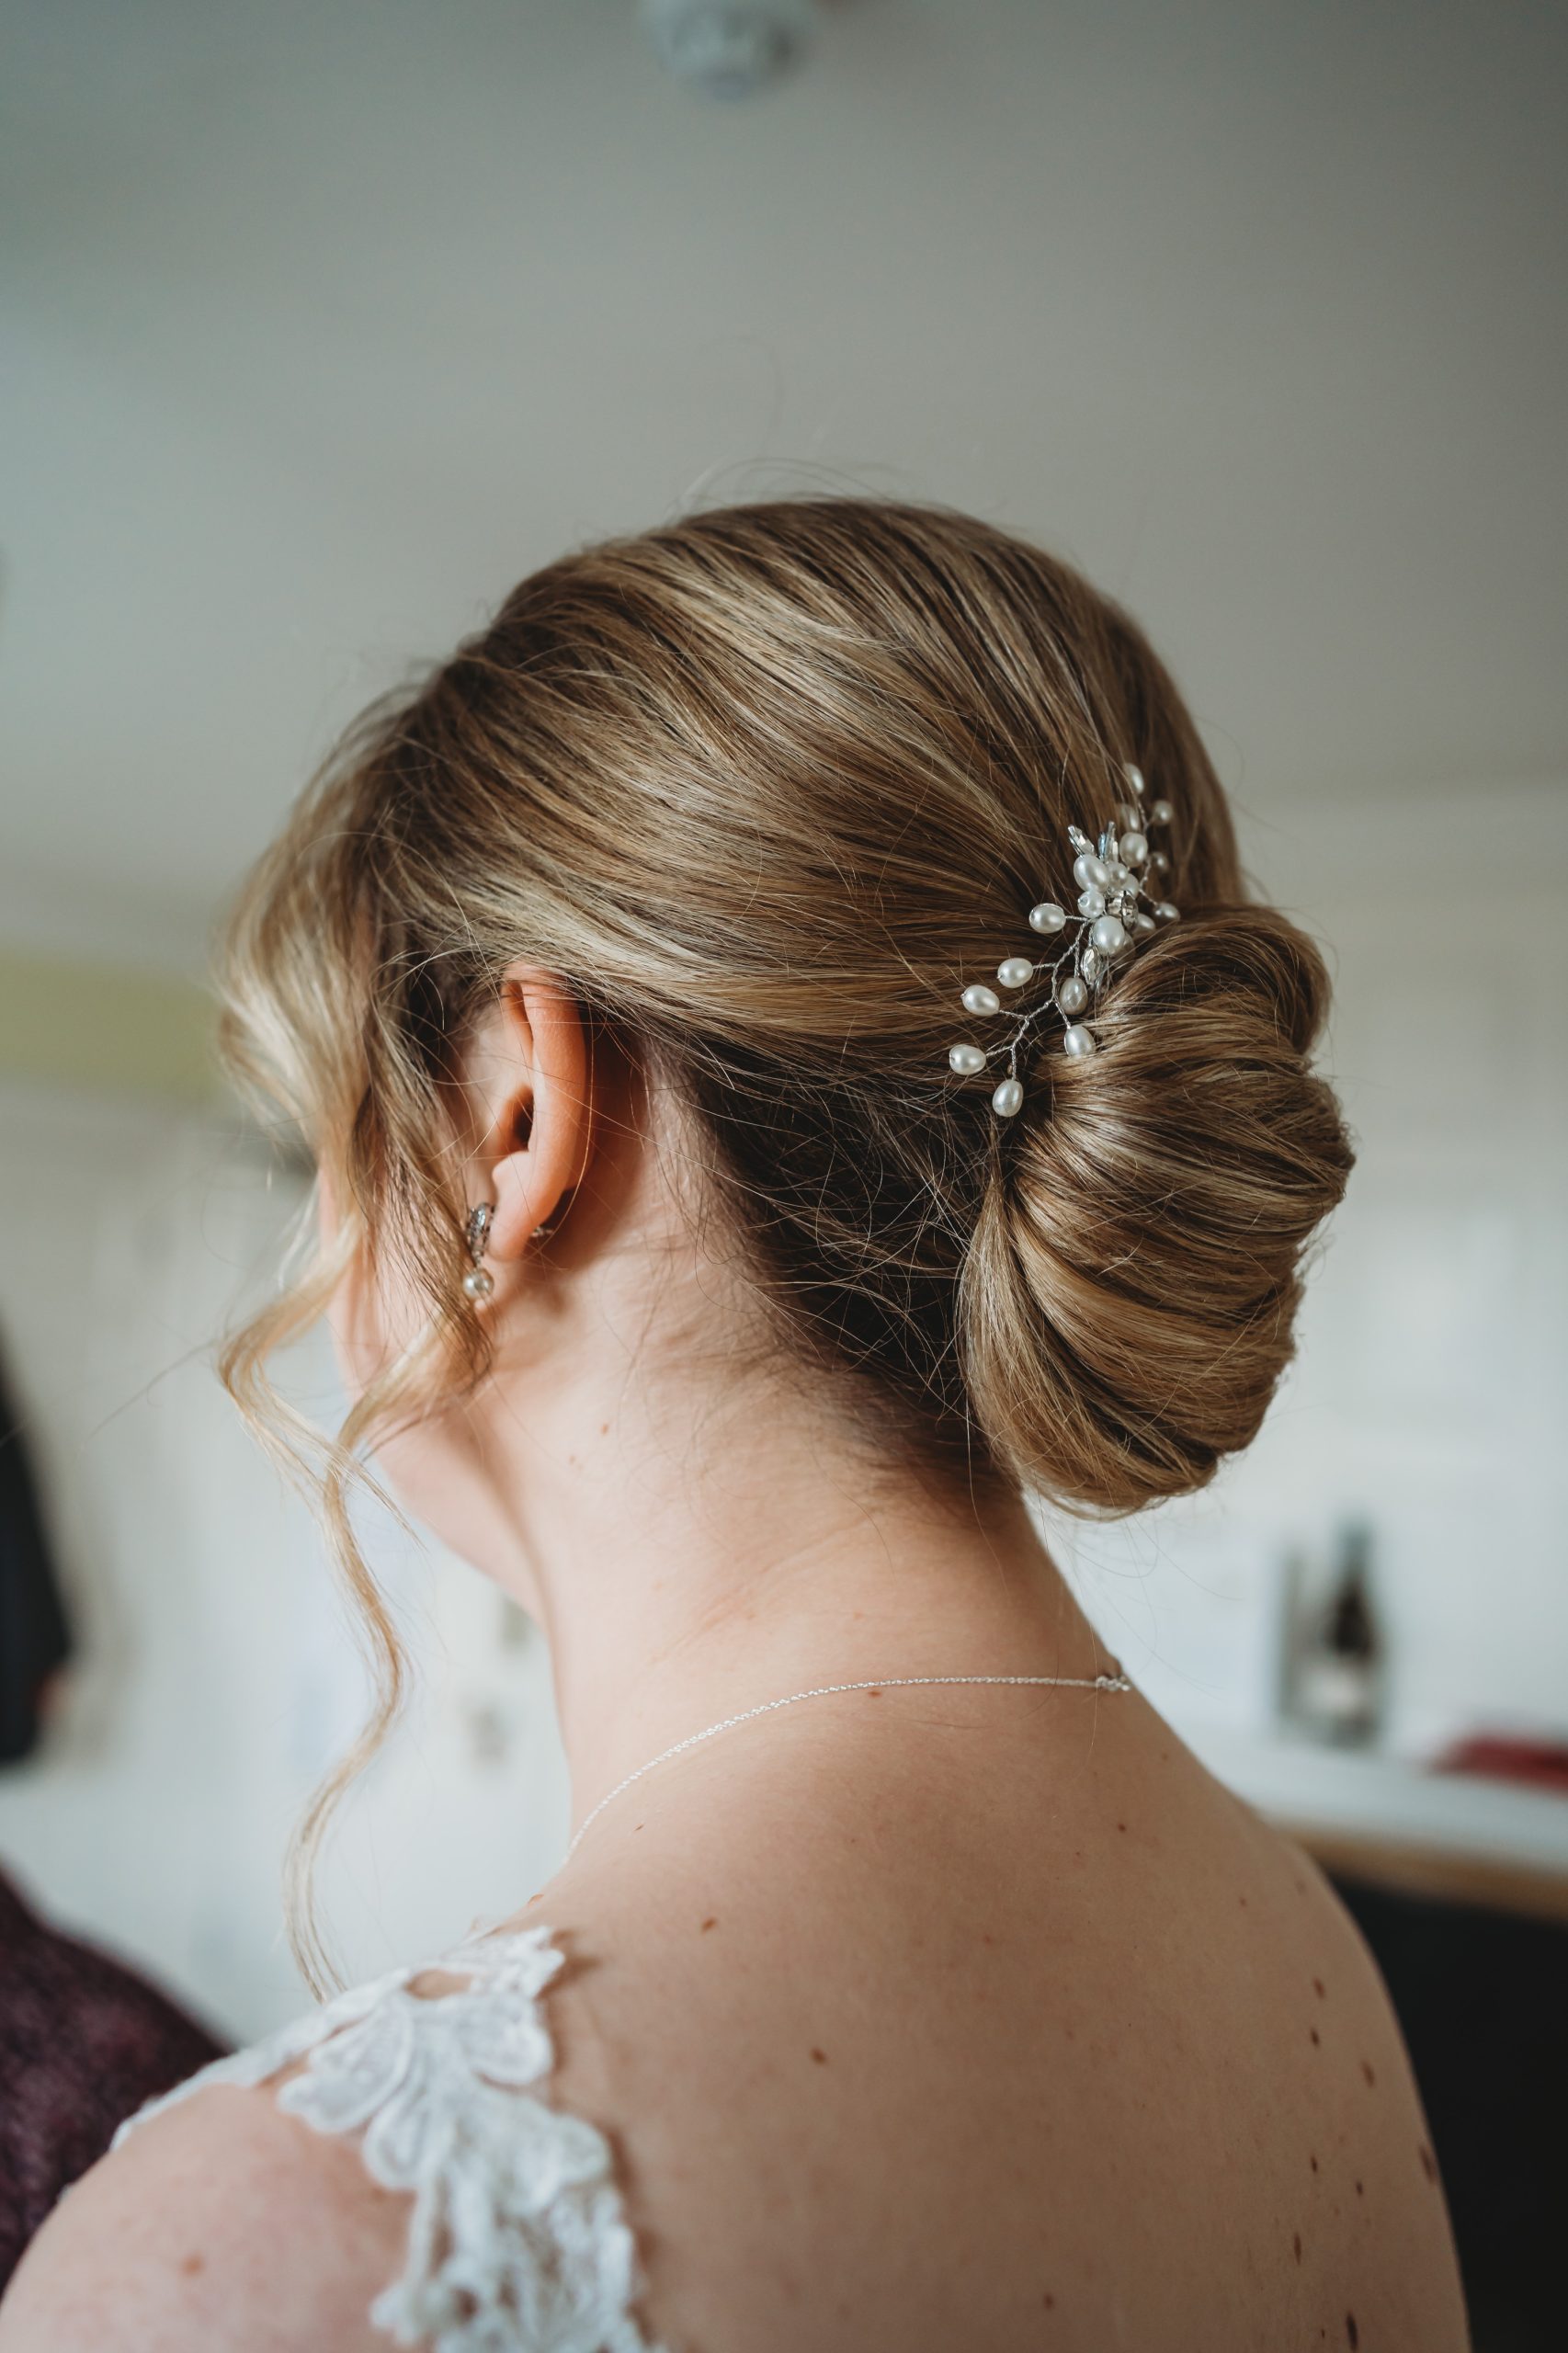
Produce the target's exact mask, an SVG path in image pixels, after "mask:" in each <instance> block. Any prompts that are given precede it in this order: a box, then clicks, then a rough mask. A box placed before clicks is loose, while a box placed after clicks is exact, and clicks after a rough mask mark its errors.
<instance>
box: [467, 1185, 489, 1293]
mask: <svg viewBox="0 0 1568 2353" xmlns="http://www.w3.org/2000/svg"><path fill="white" fill-rule="evenodd" d="M494 1215H495V1208H494V1203H493V1202H491V1201H476V1202H475V1203H474V1206H473V1207H472V1209H471V1210H470V1211H469V1213H468V1223H467V1225H466V1226H465V1227H464V1229H463V1234H464V1239H465V1241H466V1242H467V1244H468V1255H469V1256H470V1257H471V1258H472V1261H473V1264H472V1266H471V1267H469V1268H468V1271H467V1272H466V1273H465V1275H464V1276H463V1297H464V1298H465V1299H472V1302H473V1303H474V1305H475V1306H476V1307H477V1306H478V1305H479V1302H480V1301H481V1300H483V1299H488V1298H489V1296H490V1294H491V1292H492V1291H493V1290H494V1288H495V1278H494V1275H493V1274H492V1273H491V1272H490V1269H489V1268H488V1267H485V1266H483V1265H482V1264H481V1261H482V1260H483V1256H484V1245H485V1242H486V1239H487V1237H488V1235H489V1233H490V1227H491V1222H492V1221H493V1220H494Z"/></svg>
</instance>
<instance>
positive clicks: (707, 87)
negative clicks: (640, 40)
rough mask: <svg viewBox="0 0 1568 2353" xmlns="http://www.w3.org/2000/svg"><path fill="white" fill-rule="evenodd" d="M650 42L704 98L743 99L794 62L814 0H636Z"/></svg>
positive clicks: (811, 23) (812, 22)
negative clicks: (703, 93) (705, 94)
mask: <svg viewBox="0 0 1568 2353" xmlns="http://www.w3.org/2000/svg"><path fill="white" fill-rule="evenodd" d="M639 14H640V15H641V17H642V28H643V31H644V32H645V33H646V35H647V37H648V41H649V45H650V47H651V48H652V49H653V54H654V55H655V56H656V57H657V58H658V60H659V63H661V64H662V65H665V66H666V67H667V68H668V69H669V71H670V72H671V73H672V74H674V75H675V76H676V80H677V81H680V82H689V83H691V84H692V85H694V86H695V87H696V88H697V89H699V90H703V91H705V92H706V93H707V95H708V96H709V97H710V98H749V97H752V96H753V95H754V94H755V93H756V91H758V90H762V89H766V88H767V86H768V85H770V84H771V83H774V82H776V81H778V78H779V76H780V75H781V74H787V73H788V72H789V71H790V67H791V66H793V65H795V64H796V63H799V61H800V59H801V56H802V55H803V53H804V51H806V49H807V48H808V46H809V45H810V42H811V39H812V34H813V32H814V31H815V29H816V22H817V6H816V0H639Z"/></svg>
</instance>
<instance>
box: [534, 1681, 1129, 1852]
mask: <svg viewBox="0 0 1568 2353" xmlns="http://www.w3.org/2000/svg"><path fill="white" fill-rule="evenodd" d="M937 1683H941V1684H949V1683H1007V1684H1030V1685H1035V1686H1043V1685H1050V1686H1051V1688H1053V1689H1056V1690H1062V1691H1131V1688H1132V1686H1131V1683H1130V1682H1129V1681H1128V1679H1127V1677H1126V1676H1125V1675H882V1676H873V1677H869V1678H868V1679H867V1681H865V1682H864V1683H818V1684H814V1685H813V1686H812V1688H811V1690H809V1691H791V1692H790V1693H789V1694H788V1695H787V1696H786V1697H785V1698H784V1699H764V1700H763V1702H762V1704H761V1706H760V1707H756V1708H743V1709H742V1710H741V1712H740V1714H739V1715H738V1716H722V1717H721V1718H720V1720H719V1722H717V1723H716V1724H710V1725H709V1726H708V1727H707V1729H706V1730H705V1731H703V1732H694V1733H687V1736H686V1738H685V1739H684V1740H677V1741H673V1742H672V1743H671V1745H670V1746H669V1747H668V1748H662V1749H661V1750H660V1751H659V1754H658V1755H657V1756H650V1757H649V1759H648V1762H647V1763H646V1765H639V1766H638V1767H637V1768H636V1770H635V1772H631V1773H628V1774H627V1776H626V1779H624V1780H622V1781H618V1782H617V1783H616V1785H615V1787H614V1789H613V1790H607V1791H606V1793H605V1795H604V1796H603V1797H602V1798H601V1799H600V1800H599V1802H598V1803H597V1805H596V1806H593V1807H591V1808H590V1809H589V1811H588V1812H587V1813H585V1815H584V1816H583V1819H582V1821H581V1822H580V1823H579V1824H578V1825H577V1828H576V1831H575V1832H574V1836H573V1838H572V1842H571V1844H570V1846H568V1847H567V1849H566V1858H565V1859H566V1860H567V1862H570V1861H571V1859H572V1858H573V1856H574V1854H575V1853H576V1851H577V1849H578V1847H580V1846H581V1845H582V1843H583V1840H584V1839H585V1837H586V1836H587V1835H588V1832H589V1830H590V1829H591V1828H592V1826H593V1824H595V1823H596V1822H597V1820H598V1818H599V1816H600V1814H601V1813H603V1812H604V1810H605V1808H606V1806H607V1805H613V1804H614V1803H615V1801H616V1799H617V1798H619V1797H624V1796H625V1794H626V1792H627V1790H629V1789H631V1785H632V1783H633V1782H634V1781H640V1780H641V1779H642V1777H643V1775H644V1774H645V1773H652V1772H653V1770H654V1769H655V1768H656V1767H658V1766H660V1765H667V1764H668V1763H669V1761H670V1759H671V1757H672V1756H684V1755H685V1753H686V1751H687V1749H688V1748H700V1747H701V1745H702V1744H703V1742H704V1741H705V1740H717V1739H718V1737H719V1734H720V1733H722V1732H733V1730H734V1728H735V1726H736V1725H737V1724H745V1723H750V1722H751V1721H752V1718H753V1717H754V1716H771V1715H774V1714H776V1713H777V1711H778V1709H780V1708H794V1707H798V1706H799V1704H800V1702H801V1700H802V1699H832V1698H833V1697H834V1696H835V1694H836V1693H838V1692H840V1691H909V1690H914V1689H916V1688H928V1687H929V1686H930V1685H932V1684H937Z"/></svg>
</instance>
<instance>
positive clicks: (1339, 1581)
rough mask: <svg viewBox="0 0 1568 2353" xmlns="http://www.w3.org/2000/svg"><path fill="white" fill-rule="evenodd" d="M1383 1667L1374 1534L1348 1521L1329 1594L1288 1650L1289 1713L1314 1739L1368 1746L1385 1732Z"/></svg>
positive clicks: (1365, 1526) (1363, 1523) (1360, 1522)
mask: <svg viewBox="0 0 1568 2353" xmlns="http://www.w3.org/2000/svg"><path fill="white" fill-rule="evenodd" d="M1384 1665H1385V1654H1384V1643H1383V1635H1382V1629H1381V1624H1380V1622H1379V1618H1378V1611H1377V1604H1376V1601H1375V1599H1374V1597H1373V1589H1372V1531H1371V1529H1370V1527H1369V1525H1368V1524H1367V1522H1366V1521H1364V1520H1351V1521H1348V1522H1347V1523H1346V1526H1345V1527H1344V1528H1343V1529H1341V1531H1340V1535H1339V1540H1338V1544H1337V1547H1336V1551H1335V1563H1334V1567H1333V1569H1332V1571H1331V1573H1330V1575H1329V1579H1328V1584H1327V1588H1326V1592H1325V1594H1324V1597H1323V1598H1322V1599H1321V1601H1320V1602H1319V1604H1318V1606H1317V1607H1316V1608H1314V1609H1313V1610H1312V1613H1311V1614H1310V1616H1307V1617H1306V1618H1305V1619H1304V1620H1303V1621H1302V1622H1301V1625H1300V1627H1299V1629H1298V1632H1297V1639H1296V1640H1295V1642H1294V1643H1292V1645H1291V1654H1290V1662H1289V1667H1288V1671H1287V1676H1286V1693H1285V1699H1286V1708H1285V1712H1286V1714H1287V1715H1288V1717H1289V1718H1290V1720H1291V1721H1292V1722H1295V1723H1297V1724H1298V1725H1299V1726H1300V1727H1301V1730H1302V1731H1303V1732H1306V1733H1311V1734H1312V1737H1313V1738H1314V1739H1316V1740H1322V1741H1326V1742H1328V1743H1330V1744H1332V1745H1334V1746H1335V1747H1338V1748H1365V1747H1369V1746H1370V1745H1372V1744H1373V1743H1374V1742H1375V1741H1376V1740H1377V1738H1378V1735H1379V1733H1381V1729H1382V1716H1383V1680H1384Z"/></svg>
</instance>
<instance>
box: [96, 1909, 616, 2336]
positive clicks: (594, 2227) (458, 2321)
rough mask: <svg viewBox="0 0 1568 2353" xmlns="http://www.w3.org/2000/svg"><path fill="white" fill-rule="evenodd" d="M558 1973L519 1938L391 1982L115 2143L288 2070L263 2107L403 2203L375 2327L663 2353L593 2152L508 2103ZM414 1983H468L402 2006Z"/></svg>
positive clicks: (536, 1931)
mask: <svg viewBox="0 0 1568 2353" xmlns="http://www.w3.org/2000/svg"><path fill="white" fill-rule="evenodd" d="M563 1958H564V1956H563V1955H562V1953H561V1952H559V1951H558V1950H557V1949H556V1948H555V1947H554V1945H553V1944H552V1943H551V1931H550V1930H549V1929H548V1928H544V1927H534V1928H526V1929H523V1930H521V1931H519V1932H517V1933H514V1934H511V1935H481V1936H476V1937H472V1938H470V1939H469V1940H468V1941H467V1943H465V1944H463V1945H460V1947H459V1948H458V1949H457V1950H456V1951H454V1952H452V1953H449V1954H445V1955H443V1956H442V1958H441V1959H440V1960H438V1961H432V1962H428V1963H426V1964H424V1966H423V1968H415V1969H395V1970H392V1971H390V1972H388V1974H387V1975H386V1976H384V1977H378V1978H375V1979H373V1980H372V1981H371V1982H370V1983H369V1984H366V1985H356V1986H353V1987H351V1988H350V1989H349V1991H348V1992H347V1993H346V1994H339V1995H337V1996H336V1997H335V1999H334V2000H332V2001H330V2002H327V2003H325V2004H324V2006H322V2007H321V2008H320V2009H319V2010H316V2011H314V2012H312V2014H311V2015H309V2016H307V2017H305V2018H301V2019H298V2020H296V2021H295V2023H294V2024H293V2025H291V2026H287V2027H284V2028H283V2029H281V2031H280V2032H278V2033H277V2034H274V2035H271V2036H269V2037H268V2038H267V2040H265V2041H263V2042H258V2043H255V2044H253V2045H252V2046H251V2047H250V2048H249V2049H248V2050H244V2051H241V2052H235V2054H234V2055H233V2058H229V2059H219V2060H215V2061H214V2062H213V2063H211V2065H210V2066H207V2067H203V2068H202V2069H200V2071H199V2073H198V2074H196V2075H192V2076H190V2077H188V2078H187V2081H186V2082H184V2083H183V2084H177V2085H176V2086H175V2088H174V2090H173V2091H171V2092H166V2093H165V2094H164V2096H163V2097H161V2098H159V2099H154V2100H151V2101H149V2102H148V2103H147V2105H146V2106H145V2107H144V2108H142V2109H139V2110H138V2111H137V2113H136V2114H135V2115H134V2116H132V2117H130V2118H128V2119H127V2120H126V2122H125V2123H123V2124H122V2125H121V2126H120V2128H119V2131H118V2132H117V2133H116V2134H115V2137H114V2146H115V2147H116V2148H118V2147H119V2143H120V2142H121V2141H122V2140H123V2139H124V2138H125V2136H126V2134H127V2133H128V2132H130V2131H132V2130H133V2129H134V2128H135V2127H136V2126H137V2125H139V2124H142V2123H144V2122H145V2121H146V2120H148V2118H149V2117H153V2116H156V2115H159V2114H161V2113H162V2111H163V2110H164V2109H166V2108H171V2107H173V2106H174V2105H175V2104H176V2102H177V2101H179V2100H183V2099H187V2098H188V2097H190V2095H191V2094H192V2093H193V2092H197V2091H200V2090H203V2089H204V2088H205V2087H206V2086H208V2085H209V2084H238V2085H241V2086H247V2087H254V2086H257V2085H260V2084H263V2083H265V2082H266V2081H267V2078H268V2077H269V2076H271V2075H277V2074H278V2072H279V2071H280V2070H281V2069H283V2068H285V2067H288V2066H290V2065H292V2064H293V2063H294V2062H295V2061H297V2060H301V2059H303V2060H304V2061H305V2066H304V2069H303V2070H302V2071H301V2073H300V2074H299V2075H291V2076H290V2079H289V2081H288V2082H287V2083H286V2084H283V2085H281V2086H279V2088H278V2106H279V2107H280V2108H284V2109H288V2110H289V2112H290V2115H293V2116H298V2117H301V2118H302V2119H303V2120H304V2121H305V2122H306V2123H307V2124H310V2125H312V2126H313V2127H314V2129H315V2130H316V2131H318V2132H356V2131H362V2133H363V2136H364V2137H363V2139H362V2141H361V2143H360V2148H361V2152H362V2154H363V2156H364V2161H365V2166H366V2170H367V2171H368V2172H369V2174H370V2175H371V2177H373V2178H374V2179H375V2180H376V2181H378V2182H380V2183H381V2185H382V2186H383V2187H384V2188H388V2189H402V2190H408V2191H412V2193H413V2196H414V2210H413V2212H412V2214H411V2215H410V2217H409V2226H408V2251H407V2257H406V2260H405V2262H404V2265H403V2272H402V2275H401V2276H400V2277H399V2278H398V2279H395V2280H394V2281H393V2282H392V2286H391V2287H390V2288H387V2289H386V2290H383V2292H382V2293H381V2295H380V2296H378V2297H377V2299H376V2301H375V2302H374V2303H373V2304H372V2305H371V2307H370V2318H371V2320H372V2321H373V2322H374V2324H375V2325H376V2326H377V2327H379V2328H381V2329H384V2330H386V2332H387V2333H388V2335H389V2336H392V2338H393V2339H394V2340H395V2341H396V2342H397V2343H398V2344H399V2345H405V2346H415V2345H424V2344H426V2343H428V2344H429V2345H430V2346H431V2347H432V2348H433V2353H661V2348H660V2347H656V2346H653V2345H651V2344H650V2342H649V2340H648V2338H647V2337H645V2336H643V2334H642V2329H641V2328H640V2327H639V2326H638V2325H637V2323H636V2322H635V2321H634V2320H633V2319H632V2318H631V2305H632V2304H633V2303H634V2302H635V2301H636V2298H637V2294H638V2290H639V2288H640V2286H641V2279H640V2276H639V2272H638V2266H637V2256H636V2249H635V2245H634V2242H633V2239H632V2235H631V2230H630V2228H629V2227H628V2224H627V2222H626V2217H625V2214H624V2213H623V2211H622V2209H621V2202H620V2197H619V2191H618V2190H617V2188H616V2185H615V2179H614V2158H613V2156H612V2154H611V2151H610V2146H609V2143H608V2141H607V2140H606V2138H605V2136H604V2134H603V2133H602V2132H600V2131H598V2130H597V2128H596V2127H595V2126H594V2125H591V2124H587V2123H585V2122H584V2121H583V2120H582V2119H580V2118H578V2117H574V2116H567V2115H563V2114H562V2111H561V2110H560V2109H552V2108H549V2107H546V2106H545V2104H544V2102H543V2101H542V2100H539V2099H530V2098H524V2097H519V2095H520V2093H521V2092H522V2091H523V2089H524V2087H525V2086H528V2085H530V2084H537V2083H540V2082H541V2081H542V2080H543V2078H544V2077H545V2076H547V2075H549V2074H550V2072H551V2068H552V2067H553V2065H554V2063H555V2052H554V2048H553V2045H552V2044H551V2039H550V2034H549V2030H548V2029H547V2028H546V2026H545V2023H544V2019H543V2017H542V2015H541V2011H540V2003H539V1995H540V1993H541V1992H542V1990H543V1988H544V1987H545V1985H547V1984H549V1982H550V1980H551V1977H553V1976H554V1974H555V1972H556V1971H557V1970H558V1969H559V1968H560V1967H561V1966H562V1960H563ZM425 1968H428V1969H434V1970H440V1971H445V1972H449V1973H451V1974H454V1975H457V1976H461V1977H465V1978H466V1979H467V1980H468V1983H467V1984H466V1985H464V1986H462V1987H461V1988H460V1990H459V1991H458V1992H456V1993H451V1994H439V1995H431V1996H429V1997H426V1996H424V1995H417V1994H414V1993H411V1992H410V1991H409V1986H410V1983H411V1981H412V1980H413V1979H414V1978H415V1977H417V1976H420V1975H421V1974H423V1973H424V1969H425Z"/></svg>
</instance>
